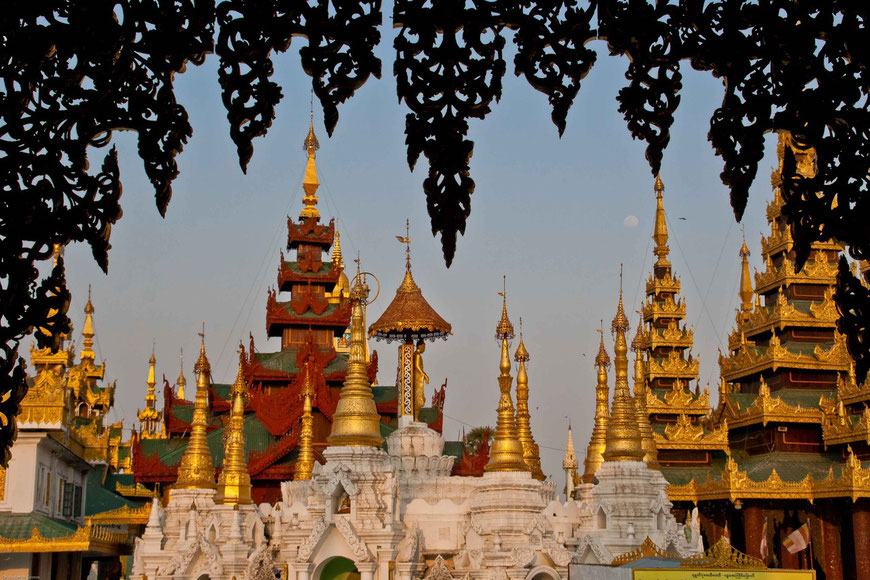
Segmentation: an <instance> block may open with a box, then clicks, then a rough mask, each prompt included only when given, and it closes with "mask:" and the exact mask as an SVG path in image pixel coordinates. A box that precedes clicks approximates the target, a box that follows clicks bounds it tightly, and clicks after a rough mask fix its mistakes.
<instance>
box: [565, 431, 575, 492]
mask: <svg viewBox="0 0 870 580" xmlns="http://www.w3.org/2000/svg"><path fill="white" fill-rule="evenodd" d="M562 469H564V470H565V498H566V499H571V496H572V495H573V494H574V476H575V475H576V474H577V454H576V453H574V435H573V434H572V433H571V421H568V443H567V446H566V448H565V458H564V459H563V460H562Z"/></svg>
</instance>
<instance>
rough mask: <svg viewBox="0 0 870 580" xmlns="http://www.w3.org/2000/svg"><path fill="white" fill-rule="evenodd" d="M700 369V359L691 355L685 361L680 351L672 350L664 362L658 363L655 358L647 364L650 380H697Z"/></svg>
mask: <svg viewBox="0 0 870 580" xmlns="http://www.w3.org/2000/svg"><path fill="white" fill-rule="evenodd" d="M699 369H700V359H698V358H694V357H692V356H691V355H689V359H684V358H683V357H682V355H681V354H680V352H679V351H676V350H672V351H671V352H670V353H668V356H667V358H663V359H662V362H658V361H657V360H656V359H655V358H651V359H650V360H649V361H648V362H647V373H648V377H649V380H650V381H652V380H653V379H657V378H659V377H661V378H675V379H686V380H691V379H696V378H698V370H699Z"/></svg>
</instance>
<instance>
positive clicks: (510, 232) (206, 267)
mask: <svg viewBox="0 0 870 580" xmlns="http://www.w3.org/2000/svg"><path fill="white" fill-rule="evenodd" d="M385 14H389V9H387V11H386V12H385ZM386 19H387V20H388V16H387V17H386ZM382 33H383V35H384V40H383V41H382V43H381V46H380V47H379V49H378V56H379V57H380V58H381V59H382V60H383V71H384V75H383V78H382V79H381V80H377V79H370V80H369V81H368V83H366V85H364V86H363V87H362V88H361V89H360V90H359V91H358V94H357V96H356V97H355V98H353V99H352V100H351V101H350V102H349V103H346V104H345V105H342V106H341V108H340V114H341V118H340V120H339V124H338V126H337V128H336V131H335V133H334V135H333V137H332V138H331V139H329V138H327V136H326V132H325V130H324V129H323V126H322V123H321V121H320V114H319V113H320V111H319V110H318V109H317V103H315V122H316V125H315V129H316V131H317V135H318V137H319V139H320V144H321V149H320V151H319V152H318V157H317V164H318V171H319V175H320V181H321V183H322V185H321V188H320V191H319V195H320V211H321V214H322V215H323V216H324V218H326V219H327V220H328V219H329V218H330V217H336V218H337V221H338V224H339V229H340V230H341V234H342V248H343V250H344V255H345V260H346V262H347V263H348V264H352V261H351V260H352V258H353V257H354V256H356V254H357V252H359V254H360V257H361V259H362V263H363V267H364V268H365V269H366V270H369V271H371V272H374V273H375V274H376V275H377V276H378V277H379V279H380V280H381V282H382V284H383V288H382V292H381V296H380V298H379V299H378V300H377V301H376V302H375V303H373V304H372V305H371V306H370V307H369V312H368V318H369V320H368V322H369V323H371V322H373V321H374V320H375V319H376V318H377V317H378V316H379V315H380V313H381V312H382V311H383V309H384V308H385V307H386V305H387V304H388V303H389V301H390V300H391V299H392V296H393V294H394V291H395V288H396V287H397V286H398V284H399V282H400V281H401V276H402V273H403V272H402V269H403V264H404V256H403V248H402V246H401V245H400V244H398V243H397V242H396V240H395V236H396V235H397V234H403V233H404V223H405V219H406V218H408V219H410V220H411V237H412V239H413V243H412V251H413V268H414V277H415V279H416V281H417V283H418V284H419V285H420V287H421V288H422V290H423V293H424V295H425V296H426V298H427V299H428V300H429V302H430V303H431V304H432V306H433V307H434V308H435V309H436V310H437V311H438V312H439V313H440V314H441V315H442V316H443V317H444V318H445V319H447V320H448V321H449V322H451V323H452V324H453V331H454V335H453V336H452V337H450V339H449V340H448V341H446V342H437V343H436V344H434V345H431V346H430V348H428V349H427V354H426V369H427V372H428V374H429V375H430V377H431V378H432V383H433V384H435V385H436V386H437V385H439V384H441V382H442V381H443V379H444V378H445V377H448V378H449V386H448V391H447V402H446V407H445V414H446V416H447V418H446V419H445V422H444V432H445V435H446V436H448V437H451V438H452V437H455V436H456V435H457V434H458V433H459V432H460V430H461V429H462V428H463V425H466V424H467V425H470V426H476V425H482V424H494V423H495V408H496V405H497V394H498V386H497V382H496V377H497V376H498V354H499V350H498V345H497V344H496V342H495V341H494V339H493V335H494V331H495V325H496V323H497V321H498V317H499V315H500V308H501V304H500V297H499V296H498V294H497V292H499V291H500V290H501V285H502V275H506V276H507V291H508V308H509V313H510V316H511V318H512V320H513V322H514V324H515V326H518V322H519V318H520V317H522V318H523V329H524V336H525V343H526V346H527V347H528V349H529V351H530V353H531V356H532V360H531V362H530V365H529V377H530V390H531V395H530V401H531V402H530V405H531V410H532V429H533V432H534V434H535V437H536V438H537V441H538V443H539V444H540V445H541V454H542V460H543V465H544V471H545V472H546V473H548V474H550V475H554V476H555V478H556V479H557V481H559V482H560V485H561V482H562V481H563V477H562V475H561V467H560V463H561V459H562V455H563V453H564V446H565V431H566V428H567V422H568V418H570V420H571V421H572V423H573V425H574V434H575V444H576V447H577V450H578V454H579V455H582V453H583V452H584V451H585V447H586V443H587V441H588V436H589V432H590V430H591V421H592V413H593V409H594V387H595V379H596V375H595V369H594V368H593V358H594V356H595V353H596V352H597V345H598V333H597V332H596V331H595V329H596V328H598V325H599V320H600V319H604V323H605V325H606V326H609V323H610V320H611V319H612V318H613V315H614V312H615V308H616V302H617V296H618V290H619V265H620V263H623V264H624V287H625V302H626V309H627V310H628V311H629V315H630V319H631V324H632V328H634V326H635V325H636V322H637V315H636V314H633V312H634V311H635V310H637V309H639V307H640V303H641V300H642V298H643V285H642V282H643V280H645V279H646V277H647V276H648V275H649V272H650V268H651V264H652V242H651V241H650V235H651V233H652V224H653V216H654V211H655V196H654V193H653V177H652V175H651V174H650V170H649V166H648V165H647V163H646V160H645V159H644V143H642V142H638V141H633V140H632V139H631V136H630V135H629V133H628V130H627V129H626V126H625V122H624V121H623V119H622V117H621V115H620V114H619V113H618V112H617V103H616V100H615V97H616V93H617V91H618V90H619V88H621V87H622V86H624V84H625V83H626V81H625V79H624V76H623V75H624V71H625V68H626V65H627V60H626V59H624V58H617V57H610V56H608V54H607V49H606V46H605V45H604V43H603V42H598V41H596V42H593V43H592V45H591V46H593V47H594V48H595V49H596V50H598V52H599V60H598V63H597V64H596V65H595V67H594V68H593V69H592V71H591V73H590V74H589V76H588V77H587V78H586V79H585V80H584V82H583V87H582V88H581V91H580V95H579V96H578V98H577V100H576V101H575V103H574V106H573V107H572V109H571V112H570V113H569V116H568V126H567V129H566V131H565V135H564V136H563V137H562V138H561V139H559V137H558V134H557V131H556V128H555V126H554V125H553V124H552V123H551V122H550V110H549V108H548V106H547V101H546V97H545V96H544V95H543V94H541V93H538V92H537V91H535V90H534V89H532V88H531V87H530V86H528V85H527V84H526V83H525V81H524V80H522V79H518V78H516V77H514V76H513V75H512V73H510V72H509V75H508V76H506V77H505V82H504V94H503V98H502V100H501V102H500V103H497V104H495V105H494V107H493V112H492V113H491V114H490V115H489V117H488V118H487V119H486V120H484V121H476V120H475V121H471V134H470V137H471V138H472V139H473V140H474V141H475V150H474V157H473V158H472V161H471V169H472V176H473V178H474V179H475V181H476V189H475V193H474V195H473V196H472V212H471V216H470V219H469V222H468V228H467V232H466V235H465V236H464V237H461V238H460V239H459V242H458V249H457V253H456V258H455V260H454V263H453V266H452V267H451V268H450V269H447V268H445V266H444V262H443V259H442V257H441V248H440V242H439V241H438V240H437V239H435V238H433V237H432V236H431V234H430V231H431V230H430V227H429V218H428V216H427V215H426V203H425V197H424V195H423V193H422V181H423V179H424V178H425V176H426V170H427V168H426V164H425V159H421V161H420V162H419V163H418V166H417V169H416V171H415V172H413V173H411V172H410V171H409V169H408V166H407V164H406V162H405V148H404V133H403V131H404V118H405V115H406V114H407V109H405V108H404V107H403V106H402V105H400V104H398V103H397V100H396V95H395V79H394V78H393V77H392V75H391V71H392V61H393V51H392V38H393V36H394V34H395V32H394V31H393V30H392V29H390V28H388V27H384V28H383V29H382ZM299 46H301V44H298V43H297V41H294V45H293V47H291V50H290V52H289V53H288V54H284V55H278V57H277V58H276V79H277V80H278V81H279V82H280V84H281V85H282V86H283V91H284V95H285V96H284V99H283V101H282V102H281V104H280V105H279V107H278V116H277V119H276V121H275V123H274V124H273V126H272V129H271V130H270V132H269V134H268V135H267V136H266V137H265V138H261V139H258V140H256V142H255V153H254V157H253V160H252V161H251V163H250V165H249V167H248V173H247V175H244V174H243V173H242V172H241V170H240V169H239V166H238V160H237V157H236V153H235V147H234V145H233V143H232V142H231V141H230V138H229V131H228V123H227V120H226V113H225V111H224V109H223V106H222V104H221V101H220V95H219V87H218V84H217V58H216V57H215V56H214V55H210V56H209V57H208V58H207V59H206V62H205V64H204V65H203V66H200V67H193V66H189V67H188V70H187V72H186V73H184V74H182V75H178V76H177V77H176V84H177V94H178V97H179V100H180V101H181V103H182V104H183V105H184V106H185V107H186V108H187V110H188V113H189V114H190V118H191V122H192V124H193V128H194V135H193V137H192V139H191V140H190V142H189V143H188V145H187V147H186V148H185V150H184V152H183V153H182V154H181V155H180V156H179V158H178V161H179V167H180V170H181V175H180V177H179V178H178V179H177V181H176V182H175V185H174V188H173V189H174V193H173V198H172V202H171V203H170V205H169V209H168V212H167V216H166V218H165V219H163V218H161V217H160V216H159V214H158V213H157V210H156V209H155V206H154V200H153V190H152V189H151V188H150V185H149V183H148V181H147V179H146V178H145V174H144V172H143V170H142V163H141V160H140V159H139V158H138V156H137V154H136V147H135V135H133V134H123V133H121V134H116V136H115V139H114V143H116V144H117V145H118V147H119V152H120V157H121V166H122V180H123V183H124V196H123V198H122V206H123V209H124V217H123V218H122V219H121V221H120V222H119V223H118V224H117V225H116V226H115V227H114V228H113V230H112V239H111V242H112V246H113V248H112V250H111V252H110V258H109V273H108V275H104V274H103V273H102V272H101V271H100V270H99V269H98V267H97V266H96V264H95V263H94V261H93V259H92V258H91V256H90V251H89V249H88V248H86V247H84V246H82V245H77V246H72V247H70V248H68V249H67V254H66V255H67V279H68V282H69V286H70V290H71V291H72V294H73V301H72V305H71V309H70V314H71V316H72V319H73V322H74V325H75V337H76V342H77V344H78V345H80V344H81V338H80V331H81V327H82V321H83V313H82V309H83V307H84V303H85V301H86V299H87V288H88V284H91V285H92V286H93V299H94V305H95V307H96V313H95V325H96V329H97V351H98V355H99V356H101V357H103V358H105V359H107V362H108V367H107V368H108V370H107V378H109V379H117V380H118V392H117V396H116V400H117V403H116V406H115V411H114V414H113V415H112V416H111V417H110V419H112V420H117V419H121V418H123V419H124V420H125V424H126V426H127V427H131V426H133V421H134V420H135V412H136V409H137V408H140V407H141V406H142V405H143V397H144V394H145V389H146V387H145V379H146V377H147V371H148V358H149V356H150V354H151V348H152V344H153V343H154V344H156V347H155V350H156V355H157V371H158V376H159V375H160V374H164V373H165V374H166V376H167V377H168V378H169V379H170V382H172V381H173V380H174V378H175V377H176V376H177V375H178V364H179V361H178V351H179V348H180V347H183V348H184V352H185V353H186V355H185V374H186V375H187V377H188V379H192V377H193V370H192V369H193V363H194V360H195V354H196V352H197V350H198V342H199V338H198V336H197V334H196V333H197V332H198V331H199V330H200V325H201V323H202V322H203V321H205V324H206V337H207V340H206V346H207V351H208V354H209V357H210V359H211V362H212V367H213V370H214V379H215V380H216V381H217V382H230V381H232V379H233V378H234V372H235V348H236V345H237V343H238V341H239V340H243V341H244V342H245V344H247V337H248V332H249V331H251V332H253V333H254V336H255V339H256V343H257V347H258V349H259V350H262V351H272V350H277V349H278V348H279V347H280V345H279V343H278V340H277V339H273V340H269V341H266V339H265V300H266V289H267V287H268V286H270V285H274V284H275V276H276V273H277V267H278V259H279V251H280V250H281V249H282V248H283V247H284V245H285V243H286V228H285V220H286V216H287V215H288V214H289V215H291V216H293V217H294V219H295V218H296V216H298V214H299V210H300V209H301V207H302V202H301V179H302V173H303V171H304V167H305V160H306V158H305V154H304V152H303V151H302V141H303V139H304V137H305V134H306V132H307V128H308V108H309V96H310V86H311V84H310V80H309V79H308V77H307V76H306V75H304V73H303V72H302V70H301V67H300V65H299V62H298V55H297V54H296V50H298V47H299ZM506 60H507V62H508V63H509V64H510V62H511V61H512V55H510V54H508V55H506ZM509 70H510V67H509ZM684 75H685V77H684V89H683V92H682V103H681V105H680V109H679V111H678V112H677V117H676V122H675V123H674V126H673V128H672V136H671V143H670V146H669V147H668V149H667V151H666V153H665V158H664V162H663V166H662V174H661V175H662V179H663V181H664V184H665V188H666V191H665V207H666V209H667V212H668V219H669V228H670V232H671V240H670V247H671V261H672V263H673V267H674V271H675V273H676V274H677V275H679V276H680V277H681V278H682V289H683V296H684V297H685V298H686V300H687V303H688V316H687V318H688V322H689V324H691V325H693V326H694V328H695V349H694V353H695V355H696V356H699V357H700V359H701V381H702V383H705V382H707V381H709V382H710V383H711V390H712V391H713V393H714V399H715V390H716V386H715V385H716V384H718V365H717V363H716V360H717V349H718V348H720V346H721V345H724V344H726V337H727V333H728V331H729V330H730V328H731V326H732V324H733V321H734V308H735V306H736V292H737V284H738V276H739V258H738V256H737V252H738V249H739V247H740V242H741V225H740V224H737V223H736V222H735V220H734V217H733V213H732V212H731V208H730V206H729V203H728V192H727V190H726V188H725V186H724V185H722V183H721V181H720V180H719V172H720V171H721V169H722V161H721V159H719V158H718V157H716V156H715V155H714V154H713V151H712V148H711V147H710V144H709V143H708V141H707V138H706V135H707V131H708V127H709V117H710V115H711V114H712V112H713V111H714V109H715V107H716V106H717V105H718V104H719V102H720V101H721V98H722V92H723V88H722V85H721V82H720V81H718V80H716V79H713V78H712V77H710V76H709V75H707V74H706V73H698V72H695V71H692V70H691V69H690V67H688V65H686V66H684ZM774 144H775V137H774V136H768V142H767V152H766V156H765V159H764V160H763V161H762V163H761V165H760V169H759V176H758V177H757V179H756V183H755V184H754V186H753V188H752V192H751V195H750V199H749V205H748V208H747V211H746V215H745V218H744V223H745V229H746V237H747V243H748V245H749V247H750V250H751V251H752V257H751V258H750V260H751V265H752V266H754V267H760V266H759V264H760V259H759V253H760V252H759V242H758V240H759V235H760V234H761V233H762V232H767V231H768V228H767V225H766V223H765V218H764V205H765V203H766V202H767V201H768V200H769V199H770V197H771V189H770V182H769V179H768V176H769V172H770V169H771V168H773V166H774V165H775V161H776V160H775V150H774V149H775V147H774ZM102 154H103V152H101V151H97V152H95V154H93V155H92V157H91V165H92V166H98V165H99V164H98V163H95V162H96V161H98V160H99V159H100V158H101V156H102ZM631 216H634V217H635V218H637V222H636V223H637V225H636V226H634V227H628V225H630V224H631V223H632V222H633V220H632V219H631ZM681 218H685V219H681ZM626 222H628V224H627V223H626ZM606 340H607V346H608V349H609V350H611V354H612V341H611V340H610V336H609V333H607V335H606ZM515 346H516V345H514V347H515ZM372 347H373V348H375V349H377V350H378V351H379V354H380V361H381V370H380V375H379V379H380V381H381V382H382V383H384V384H389V383H390V382H391V381H392V380H393V377H394V370H393V369H394V365H395V362H394V361H395V345H386V344H384V343H372ZM723 348H724V347H723ZM25 350H26V349H25ZM514 374H515V373H514ZM610 384H611V386H612V385H613V379H612V370H611V381H610ZM429 395H430V393H427V397H428V396H429Z"/></svg>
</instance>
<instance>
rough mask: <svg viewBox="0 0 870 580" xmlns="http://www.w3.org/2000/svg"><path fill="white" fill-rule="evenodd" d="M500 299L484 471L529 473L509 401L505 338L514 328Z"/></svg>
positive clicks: (511, 334)
mask: <svg viewBox="0 0 870 580" xmlns="http://www.w3.org/2000/svg"><path fill="white" fill-rule="evenodd" d="M499 294H500V295H501V297H502V299H503V300H502V311H501V312H502V313H501V320H500V321H499V323H498V326H497V327H496V331H495V337H496V340H500V341H501V361H500V362H499V370H500V371H501V374H500V375H499V377H498V387H499V391H500V393H501V394H500V395H499V400H498V419H497V420H496V425H495V435H494V436H493V441H492V447H491V448H490V451H489V462H488V463H487V464H486V467H485V468H484V469H485V470H486V471H529V466H528V465H526V462H525V460H524V459H523V444H522V443H521V442H520V439H519V437H518V434H517V421H516V416H515V415H514V405H513V401H511V385H512V383H513V377H511V358H510V351H509V349H508V339H509V338H513V337H514V327H513V325H512V324H511V321H510V319H509V318H508V315H507V292H499Z"/></svg>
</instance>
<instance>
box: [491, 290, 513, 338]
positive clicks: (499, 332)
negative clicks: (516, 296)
mask: <svg viewBox="0 0 870 580" xmlns="http://www.w3.org/2000/svg"><path fill="white" fill-rule="evenodd" d="M506 280H507V279H506V277H505V279H504V280H503V283H504V285H505V290H503V291H502V292H499V293H498V294H499V296H501V297H502V303H501V319H500V320H499V321H498V325H497V326H496V327H495V339H496V340H502V339H504V340H511V339H512V338H513V337H514V325H513V324H511V319H510V318H508V312H507V289H506V288H507V282H506Z"/></svg>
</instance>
